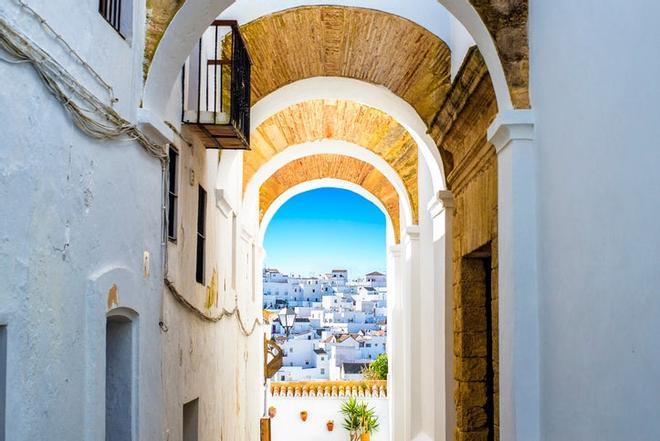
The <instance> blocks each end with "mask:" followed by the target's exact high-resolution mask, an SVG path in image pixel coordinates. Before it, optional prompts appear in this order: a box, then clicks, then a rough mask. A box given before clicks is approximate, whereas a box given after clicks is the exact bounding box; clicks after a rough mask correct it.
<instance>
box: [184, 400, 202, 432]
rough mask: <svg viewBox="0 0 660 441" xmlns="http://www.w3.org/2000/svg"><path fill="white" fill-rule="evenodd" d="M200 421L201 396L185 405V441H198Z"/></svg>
mask: <svg viewBox="0 0 660 441" xmlns="http://www.w3.org/2000/svg"><path fill="white" fill-rule="evenodd" d="M198 422H199V398H195V399H194V400H192V401H188V402H187V403H185V404H184V405H183V441H197V439H198V431H199V427H198Z"/></svg>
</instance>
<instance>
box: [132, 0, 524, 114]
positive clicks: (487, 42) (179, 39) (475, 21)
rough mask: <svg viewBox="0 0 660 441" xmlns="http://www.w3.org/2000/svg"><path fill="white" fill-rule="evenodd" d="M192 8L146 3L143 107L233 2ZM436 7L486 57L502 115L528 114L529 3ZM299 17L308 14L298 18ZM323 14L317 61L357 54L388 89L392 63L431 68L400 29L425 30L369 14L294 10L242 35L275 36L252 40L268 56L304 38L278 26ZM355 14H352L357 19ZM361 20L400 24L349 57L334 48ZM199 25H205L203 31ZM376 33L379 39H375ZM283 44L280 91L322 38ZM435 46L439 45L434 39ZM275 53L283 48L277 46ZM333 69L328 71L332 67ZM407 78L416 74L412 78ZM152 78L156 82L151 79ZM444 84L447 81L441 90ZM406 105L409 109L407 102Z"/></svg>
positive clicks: (181, 1) (302, 69)
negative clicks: (416, 61)
mask: <svg viewBox="0 0 660 441" xmlns="http://www.w3.org/2000/svg"><path fill="white" fill-rule="evenodd" d="M193 3H194V2H192V1H190V0H188V1H186V0H149V1H148V2H147V9H148V14H147V26H146V44H145V61H144V72H145V76H146V78H147V82H146V90H145V101H146V103H147V105H150V106H153V107H154V108H158V107H159V106H160V105H162V104H163V103H162V100H163V99H164V98H163V96H164V95H167V93H168V92H169V91H170V89H171V87H172V81H174V78H175V76H176V74H177V73H178V69H180V64H182V63H183V60H184V58H185V56H186V55H187V52H186V51H190V49H191V48H192V44H193V42H194V40H195V39H196V38H197V37H198V36H199V35H201V33H202V32H203V31H204V26H206V25H208V22H210V18H209V17H215V16H217V15H218V14H220V13H221V12H222V11H223V10H224V9H225V8H227V6H229V5H230V4H231V3H233V2H232V1H231V0H221V1H218V0H215V1H213V2H211V0H203V1H200V2H199V3H198V4H195V5H193ZM439 3H440V4H442V5H443V6H445V7H446V8H447V9H448V10H449V12H450V13H452V14H454V16H456V18H457V19H458V20H459V21H461V22H462V23H463V24H464V25H465V26H466V28H467V29H468V31H469V32H470V33H471V34H472V36H473V37H474V38H475V41H476V42H477V44H478V45H479V47H480V49H481V50H482V52H483V53H484V56H485V58H486V61H487V64H488V66H489V69H490V70H491V75H494V77H493V80H494V84H495V85H496V90H497V93H498V104H499V106H500V108H502V109H505V108H512V107H513V108H528V107H529V106H530V99H529V90H528V89H529V87H528V86H529V78H528V76H529V75H528V70H529V61H528V60H529V54H528V52H529V49H528V29H527V24H528V0H460V1H456V0H439ZM338 9H344V10H354V11H356V12H350V13H348V14H349V15H350V17H348V19H347V18H346V11H340V12H339V13H334V12H333V13H330V11H332V10H335V11H336V10H338ZM302 10H305V11H304V12H303V11H302ZM322 10H325V11H326V12H328V14H323V15H324V16H325V17H326V19H324V20H323V21H321V19H320V18H319V19H317V20H316V21H315V23H316V25H315V27H314V30H316V29H323V30H324V31H325V30H327V32H326V33H325V34H324V35H327V36H328V38H327V39H326V40H323V41H329V42H330V43H328V45H327V46H326V45H325V44H324V46H322V47H317V49H316V51H315V54H316V55H317V57H330V58H332V57H340V58H341V57H342V56H344V55H345V54H346V53H347V52H353V53H357V52H360V51H362V52H361V56H362V58H364V59H365V60H366V61H364V62H363V63H364V64H363V63H358V64H357V65H356V66H357V68H358V69H366V70H363V72H362V73H363V74H364V75H365V76H370V77H371V79H370V78H362V79H365V80H367V81H373V82H376V83H378V84H384V85H386V86H388V87H393V86H392V85H388V84H387V82H386V81H378V80H377V79H375V78H374V76H375V75H376V74H380V75H383V74H387V73H388V71H392V67H393V66H392V65H393V64H401V63H403V64H405V63H406V62H407V60H408V59H409V58H415V57H414V56H411V54H413V53H414V52H418V54H422V53H423V56H424V57H426V58H429V59H428V60H425V62H427V63H428V62H432V60H431V58H433V56H432V54H430V53H426V49H425V48H423V50H422V51H415V49H414V48H419V47H420V46H417V45H416V44H415V42H412V44H410V43H411V42H410V41H408V40H407V39H406V36H407V35H406V34H405V33H404V32H403V31H401V29H404V28H405V29H406V30H414V32H413V33H414V34H418V35H424V33H426V34H430V33H428V31H426V30H425V29H424V28H422V27H420V26H418V25H416V24H415V23H413V22H410V21H408V20H406V19H403V18H400V17H396V16H394V15H392V14H388V13H384V12H379V11H373V10H368V9H359V8H346V7H334V6H309V7H301V8H294V9H289V10H285V11H281V12H278V13H275V14H271V15H268V16H264V17H261V18H260V19H258V20H255V21H254V22H252V23H248V24H247V25H245V30H246V33H248V34H249V33H250V32H251V31H250V28H253V29H254V32H255V33H256V34H255V35H258V34H259V30H261V31H264V32H265V31H266V30H270V31H275V32H270V34H271V35H270V36H268V35H264V36H265V37H266V38H267V40H262V41H261V42H259V41H257V39H255V38H254V36H253V37H252V42H251V44H253V45H257V46H260V48H258V47H256V46H255V48H254V50H255V51H260V49H264V50H265V51H266V52H265V53H267V51H268V47H270V48H274V47H275V46H272V45H270V46H269V44H268V41H269V40H272V39H278V38H281V37H282V36H285V37H286V35H292V36H293V35H298V37H303V36H302V34H300V33H297V34H290V33H289V34H285V33H284V32H283V29H289V28H284V27H280V26H287V23H288V22H287V19H288V18H292V17H294V16H300V15H301V14H303V13H304V14H309V15H314V14H318V15H321V12H320V11H322ZM287 14H289V15H287ZM354 14H357V15H355V16H354ZM175 15H177V20H173V19H174V17H175ZM342 16H343V17H342ZM363 19H366V21H367V23H368V22H370V21H371V23H375V22H379V23H382V24H391V23H395V24H396V23H399V24H397V25H395V26H394V27H393V28H392V29H391V30H390V29H388V28H383V27H378V28H371V31H372V32H371V34H375V39H374V38H368V39H367V40H366V41H367V43H365V44H367V46H365V45H364V44H362V45H360V44H358V45H356V46H351V50H350V51H347V50H346V49H347V46H346V45H345V44H339V43H338V42H340V41H342V39H341V38H340V37H341V35H342V33H348V34H349V35H357V34H356V32H358V30H357V29H355V26H353V27H352V26H351V24H350V23H351V22H353V21H354V20H357V22H358V23H362V21H361V20H363ZM346 20H348V21H346ZM404 22H405V23H407V25H404ZM204 23H206V25H205V24H204ZM332 23H344V24H345V23H348V24H345V26H344V27H336V26H335V25H334V24H332ZM290 24H292V25H293V26H294V27H298V26H301V27H302V28H306V27H307V25H306V24H305V23H304V22H299V21H297V20H293V23H290ZM326 25H328V26H326ZM188 26H194V27H195V28H196V29H181V27H188ZM197 28H199V29H197ZM397 29H398V30H397ZM294 30H295V29H294ZM374 30H375V31H376V32H373V31H374ZM166 31H167V32H166ZM287 32H289V30H287ZM307 32H308V31H307ZM390 33H393V35H394V38H395V39H394V41H395V42H396V41H398V42H399V46H400V47H401V48H402V49H401V50H397V51H396V52H394V53H393V52H389V46H388V44H391V42H392V39H390V38H385V37H386V36H387V35H390ZM390 36H391V35H390ZM163 37H165V38H163ZM370 37H371V35H370ZM428 37H429V38H431V37H433V36H432V35H429V36H428ZM324 38H325V37H324ZM424 38H425V39H426V38H427V37H426V36H424ZM433 38H436V37H433ZM286 39H288V40H289V41H288V42H283V43H282V44H284V45H285V46H286V45H293V55H291V56H292V57H293V59H292V61H293V63H294V64H293V70H292V73H282V72H279V73H276V74H275V75H274V78H272V79H270V80H269V79H266V80H267V81H271V80H272V81H273V82H279V85H280V86H281V85H284V84H287V83H288V82H291V81H294V80H295V79H291V78H290V77H291V75H293V73H294V72H299V73H300V75H302V76H298V78H296V79H301V78H305V77H309V76H312V75H311V74H309V73H308V72H306V69H310V68H311V67H310V66H308V65H307V64H308V63H307V62H306V61H304V60H302V59H299V60H298V61H296V56H297V55H298V53H299V52H300V50H301V48H303V49H304V47H305V46H306V45H301V44H300V42H301V41H315V42H318V41H319V38H311V39H307V40H304V39H302V40H301V39H294V38H293V37H290V38H285V40H286ZM397 39H398V40H397ZM436 40H438V41H440V40H439V39H437V38H436ZM163 41H165V43H166V44H164V45H163V44H162V42H163ZM406 42H407V43H406ZM404 43H405V45H404ZM443 44H444V43H443ZM160 46H165V47H166V48H165V49H163V50H160ZM267 46H268V47H267ZM404 46H407V47H404ZM277 47H280V46H279V45H278V46H277ZM289 47H290V46H289ZM308 47H309V46H308ZM366 48H369V52H367V51H366ZM157 49H159V52H162V54H161V55H158V54H157V53H156V50H157ZM251 50H252V49H251ZM445 50H446V45H445ZM172 51H174V52H176V54H174V53H171V52H172ZM385 51H388V52H385ZM446 52H447V59H448V56H449V55H448V53H449V51H448V50H446ZM184 54H185V55H184ZM379 54H385V55H384V56H383V58H386V59H389V60H390V63H389V64H385V65H384V66H383V67H384V68H383V69H379V68H378V63H376V60H377V57H378V55H379ZM393 54H398V55H403V57H398V58H394V57H393ZM418 54H415V55H418ZM273 55H274V56H273ZM284 55H285V56H286V58H287V60H288V58H289V56H288V55H287V54H284ZM173 56H174V57H173ZM282 56H283V54H282V53H271V54H270V58H269V59H266V60H267V64H266V66H267V67H268V66H275V65H276V64H277V63H278V60H277V58H279V57H282ZM178 57H181V59H180V60H178V61H176V60H175V59H176V58H178ZM152 60H153V61H154V64H155V65H157V66H158V68H157V69H156V70H157V71H158V70H160V69H162V68H165V69H166V70H167V72H162V73H161V72H156V75H154V73H153V72H150V70H153V69H150V67H151V65H152ZM172 62H174V63H177V62H178V63H179V65H176V66H172ZM287 63H288V61H287ZM330 66H332V63H331V64H330ZM347 68H349V69H352V68H354V67H352V66H347ZM431 71H432V70H431ZM431 71H429V72H431ZM411 73H413V74H414V72H412V71H411ZM317 75H318V74H317ZM154 76H155V77H157V78H156V79H154V78H153V77H154ZM348 76H350V75H348ZM287 78H288V79H287ZM447 85H448V80H447V83H446V84H445V86H447ZM266 87H267V86H266ZM273 90H274V89H273ZM392 90H393V91H395V90H394V88H392ZM419 90H423V89H417V92H419ZM395 92H396V91H395ZM256 93H257V99H258V97H259V96H264V94H265V93H266V92H265V91H264V90H263V89H262V90H260V91H259V92H256ZM415 93H416V92H415V89H414V88H413V89H411V93H410V94H409V95H407V96H406V97H404V96H403V95H400V96H402V97H404V98H405V99H407V100H414V99H415V98H414V96H415ZM422 99H423V97H422ZM409 102H411V104H412V101H409ZM423 107H424V105H422V104H418V105H416V106H415V108H416V109H418V111H419V112H420V115H423V118H424V119H425V121H427V120H428V119H429V118H430V117H431V116H432V114H431V113H432V112H427V111H426V110H425V109H423Z"/></svg>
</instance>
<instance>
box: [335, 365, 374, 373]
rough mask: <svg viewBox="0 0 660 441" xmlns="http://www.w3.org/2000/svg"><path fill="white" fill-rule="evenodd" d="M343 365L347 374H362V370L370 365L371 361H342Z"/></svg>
mask: <svg viewBox="0 0 660 441" xmlns="http://www.w3.org/2000/svg"><path fill="white" fill-rule="evenodd" d="M341 366H342V369H343V370H344V373H345V374H361V373H362V370H363V369H364V368H366V367H368V366H369V363H342V365H341Z"/></svg>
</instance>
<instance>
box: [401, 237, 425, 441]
mask: <svg viewBox="0 0 660 441" xmlns="http://www.w3.org/2000/svg"><path fill="white" fill-rule="evenodd" d="M402 247H403V249H402V256H401V258H402V260H403V262H402V266H403V272H402V277H401V279H402V283H403V287H402V290H401V293H402V296H401V300H402V301H401V312H402V314H401V318H402V319H401V324H402V326H401V327H400V328H398V332H399V333H401V337H402V340H401V341H402V349H403V351H402V355H403V361H404V363H403V369H402V375H401V376H399V377H397V380H398V381H400V382H401V386H402V392H403V396H402V402H403V403H405V404H404V407H403V420H404V430H403V438H401V439H403V440H411V439H412V436H413V433H412V429H413V421H412V418H413V417H414V416H416V415H414V414H413V412H412V408H413V396H412V389H413V369H412V364H413V363H415V362H418V361H419V354H418V353H416V352H415V351H414V347H415V346H416V344H414V342H413V340H414V339H417V343H420V342H421V339H422V337H423V336H421V335H419V334H418V333H415V332H414V330H419V328H418V327H415V326H414V320H415V319H416V317H417V314H413V311H414V309H415V306H416V305H418V304H419V298H420V278H419V226H417V225H411V226H409V227H407V228H406V230H405V233H404V235H403V238H402ZM417 416H418V415H417Z"/></svg>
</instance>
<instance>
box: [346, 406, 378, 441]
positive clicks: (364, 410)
mask: <svg viewBox="0 0 660 441" xmlns="http://www.w3.org/2000/svg"><path fill="white" fill-rule="evenodd" d="M341 413H342V415H344V422H343V426H344V429H346V430H348V433H349V436H350V440H351V441H369V440H370V439H371V434H372V433H373V432H375V431H377V430H378V417H377V416H376V411H375V410H374V409H373V408H370V407H368V406H367V403H365V402H361V403H358V401H357V400H356V399H355V397H350V398H349V399H348V400H346V401H345V402H344V403H343V404H342V405H341Z"/></svg>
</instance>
